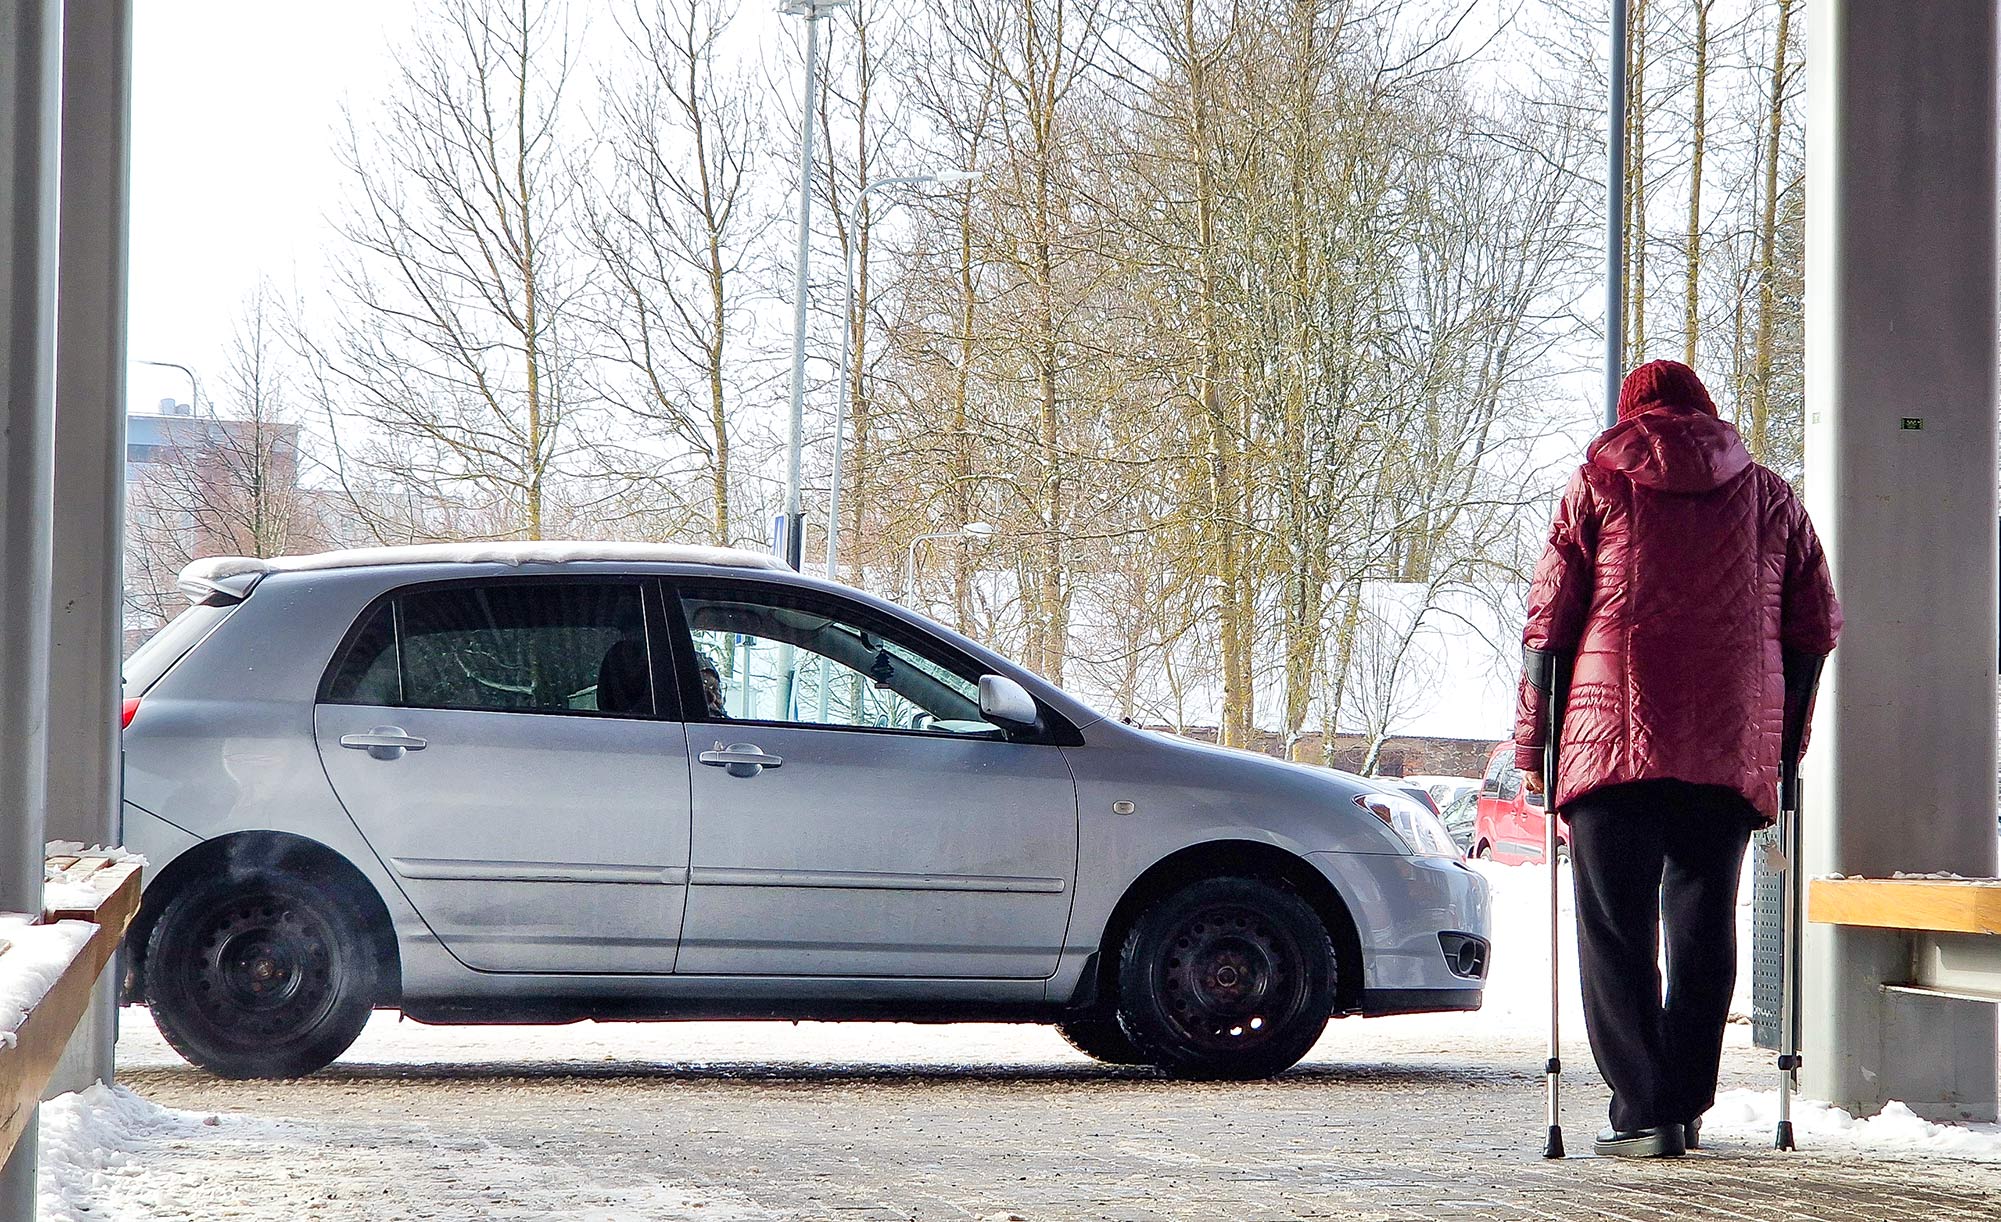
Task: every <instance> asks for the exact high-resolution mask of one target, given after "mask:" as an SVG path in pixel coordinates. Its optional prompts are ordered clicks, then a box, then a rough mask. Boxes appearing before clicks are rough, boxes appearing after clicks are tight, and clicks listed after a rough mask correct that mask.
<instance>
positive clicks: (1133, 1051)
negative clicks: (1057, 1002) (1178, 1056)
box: [1056, 1014, 1152, 1065]
mask: <svg viewBox="0 0 2001 1222" xmlns="http://www.w3.org/2000/svg"><path fill="white" fill-rule="evenodd" d="M1056 1030H1057V1032H1058V1033H1059V1034H1061V1035H1062V1036H1063V1040H1064V1042H1065V1043H1067V1044H1069V1045H1070V1046H1071V1047H1072V1048H1075V1049H1076V1050H1077V1051H1079V1052H1081V1053H1083V1054H1084V1055H1085V1056H1087V1057H1090V1058H1091V1059H1093V1060H1096V1061H1103V1062H1104V1063H1105V1064H1107V1065H1150V1064H1152V1060H1151V1058H1149V1057H1148V1056H1147V1055H1146V1053H1145V1052H1143V1051H1141V1049H1140V1046H1139V1045H1138V1044H1135V1043H1133V1038H1132V1036H1130V1035H1127V1034H1126V1029H1125V1028H1124V1027H1122V1026H1120V1025H1119V1019H1118V1016H1117V1015H1116V1014H1103V1015H1093V1016H1092V1017H1090V1018H1073V1019H1070V1020H1068V1021H1066V1022H1060V1023H1057V1024H1056Z"/></svg>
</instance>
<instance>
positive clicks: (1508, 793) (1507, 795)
mask: <svg viewBox="0 0 2001 1222" xmlns="http://www.w3.org/2000/svg"><path fill="white" fill-rule="evenodd" d="M1521 791H1522V770H1521V769H1519V768H1517V767H1515V766H1514V765H1513V764H1503V765H1502V767H1501V793H1500V797H1501V800H1502V801H1504V802H1512V801H1514V800H1515V797H1516V795H1518V794H1520V793H1521Z"/></svg>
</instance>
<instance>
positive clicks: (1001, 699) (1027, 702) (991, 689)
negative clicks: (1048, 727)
mask: <svg viewBox="0 0 2001 1222" xmlns="http://www.w3.org/2000/svg"><path fill="white" fill-rule="evenodd" d="M980 716H982V717H984V718H986V719H987V720H988V721H991V722H993V723H994V724H995V725H997V726H1005V727H1007V728H1008V729H1012V730H1032V729H1034V728H1035V727H1036V726H1037V725H1039V724H1041V722H1042V710H1041V709H1039V708H1037V707H1036V704H1035V697H1033V696H1031V695H1029V694H1028V689H1027V688H1025V687H1023V686H1022V685H1021V684H1019V683H1016V682H1015V681H1014V680H1012V679H1010V678H1008V677H1007V676H1006V675H981V676H980Z"/></svg>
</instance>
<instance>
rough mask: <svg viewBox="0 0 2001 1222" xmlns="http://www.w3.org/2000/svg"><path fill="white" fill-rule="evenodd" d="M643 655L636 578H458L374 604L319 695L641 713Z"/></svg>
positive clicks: (646, 708) (644, 711)
mask: <svg viewBox="0 0 2001 1222" xmlns="http://www.w3.org/2000/svg"><path fill="white" fill-rule="evenodd" d="M649 659H650V655H649V652H648V648H647V637H646V628H645V616H644V612H643V606H642V596H641V593H640V586H639V585H638V584H637V583H634V582H613V583H604V584H599V583H595V582H590V583H586V582H561V583H555V584H549V585H540V584H524V583H519V582H504V583H497V584H492V585H455V586H450V587H446V588H442V589H430V590H415V591H408V592H404V593H401V594H398V595H397V596H395V597H394V598H393V599H389V600H386V601H384V602H382V603H380V604H378V605H377V607H376V608H375V610H374V611H373V612H372V613H371V614H370V615H369V617H368V618H367V619H366V620H365V621H364V622H362V623H361V624H360V625H359V626H358V627H357V628H356V630H355V632H354V634H353V636H352V638H351V641H350V644H349V645H348V648H347V650H346V652H345V654H344V655H343V656H342V658H341V660H340V662H339V664H338V665H337V666H336V667H335V668H334V670H333V672H332V674H331V675H330V676H329V678H328V680H327V682H326V685H325V687H324V689H323V691H324V694H323V695H322V697H321V699H323V700H325V701H326V702H328V703H331V704H366V705H381V706H386V707H397V706H401V707H407V708H428V709H459V710H465V711H469V712H507V713H608V714H612V715H615V716H622V717H650V716H652V715H653V710H654V703H653V683H652V666H651V662H650V660H649Z"/></svg>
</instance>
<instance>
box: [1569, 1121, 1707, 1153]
mask: <svg viewBox="0 0 2001 1222" xmlns="http://www.w3.org/2000/svg"><path fill="white" fill-rule="evenodd" d="M1687 1148H1688V1147H1687V1145H1686V1144H1685V1143H1684V1141H1683V1139H1682V1133H1681V1126H1680V1125H1678V1124H1662V1125H1655V1126H1654V1127H1653V1128H1651V1129H1631V1130H1621V1129H1606V1130H1604V1131H1603V1132H1601V1133H1599V1134H1598V1140H1597V1141H1594V1142H1592V1143H1591V1152H1592V1153H1593V1154H1602V1155H1604V1156H1605V1157H1607V1158H1680V1157H1681V1155H1682V1152H1683V1151H1684V1150H1686V1149H1687Z"/></svg>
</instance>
